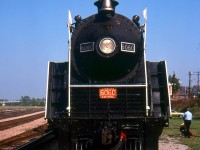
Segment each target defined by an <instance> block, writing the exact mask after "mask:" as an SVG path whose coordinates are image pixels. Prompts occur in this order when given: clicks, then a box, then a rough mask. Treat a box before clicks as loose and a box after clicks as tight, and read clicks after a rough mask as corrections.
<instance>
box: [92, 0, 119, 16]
mask: <svg viewBox="0 0 200 150" xmlns="http://www.w3.org/2000/svg"><path fill="white" fill-rule="evenodd" d="M118 4H119V3H118V2H117V1H116V0H98V1H96V2H95V3H94V5H96V6H97V8H98V13H99V14H105V15H107V14H112V15H114V14H115V7H116V6H117V5H118Z"/></svg>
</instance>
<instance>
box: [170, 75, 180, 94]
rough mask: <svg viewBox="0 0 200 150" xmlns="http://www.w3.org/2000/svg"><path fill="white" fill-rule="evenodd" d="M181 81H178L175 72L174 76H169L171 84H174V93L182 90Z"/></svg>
mask: <svg viewBox="0 0 200 150" xmlns="http://www.w3.org/2000/svg"><path fill="white" fill-rule="evenodd" d="M179 80H180V79H178V78H177V77H176V74H175V72H174V73H173V75H169V82H170V83H171V84H172V93H177V92H178V90H179V89H180V86H181V85H180V82H179Z"/></svg>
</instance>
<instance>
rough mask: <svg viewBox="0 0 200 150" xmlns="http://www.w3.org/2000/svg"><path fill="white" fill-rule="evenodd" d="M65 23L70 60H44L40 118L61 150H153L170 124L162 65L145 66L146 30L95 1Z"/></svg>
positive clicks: (102, 0) (110, 2) (112, 3)
mask: <svg viewBox="0 0 200 150" xmlns="http://www.w3.org/2000/svg"><path fill="white" fill-rule="evenodd" d="M94 5H95V6H97V8H98V13H97V14H94V15H91V16H89V17H87V18H85V19H82V18H81V16H79V15H78V16H76V17H75V23H73V24H71V25H70V32H71V33H70V35H71V39H69V40H70V42H69V61H68V62H60V63H59V62H49V66H48V81H47V100H46V110H45V118H46V119H47V121H48V129H49V130H53V131H54V133H55V135H56V137H57V139H58V140H57V148H58V149H67V150H102V149H104V150H120V149H121V150H138V149H146V150H156V149H158V138H159V136H160V134H161V133H162V130H163V128H164V127H165V126H168V125H169V120H168V119H169V117H170V109H171V108H170V98H169V89H168V74H167V67H166V62H165V61H160V62H149V61H146V55H145V52H146V51H145V45H144V32H145V31H144V30H145V28H144V26H140V23H139V16H137V15H135V16H133V19H132V20H130V19H129V18H127V17H125V16H123V15H121V14H117V13H115V7H116V6H117V5H118V2H117V1H116V0H97V1H96V2H95V3H94Z"/></svg>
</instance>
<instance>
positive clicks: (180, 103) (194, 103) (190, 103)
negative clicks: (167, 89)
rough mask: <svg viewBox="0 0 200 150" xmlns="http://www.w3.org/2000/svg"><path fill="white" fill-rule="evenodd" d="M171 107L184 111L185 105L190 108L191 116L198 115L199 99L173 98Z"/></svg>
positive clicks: (199, 108)
mask: <svg viewBox="0 0 200 150" xmlns="http://www.w3.org/2000/svg"><path fill="white" fill-rule="evenodd" d="M171 107H172V109H174V110H177V111H180V112H184V111H185V108H186V107H189V108H190V111H191V112H192V114H193V116H198V117H200V100H199V99H193V100H192V99H191V100H188V99H186V100H174V101H171Z"/></svg>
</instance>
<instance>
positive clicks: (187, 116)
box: [183, 107, 192, 138]
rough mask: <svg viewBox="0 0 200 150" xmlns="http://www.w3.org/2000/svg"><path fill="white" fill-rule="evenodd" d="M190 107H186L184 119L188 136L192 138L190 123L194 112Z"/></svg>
mask: <svg viewBox="0 0 200 150" xmlns="http://www.w3.org/2000/svg"><path fill="white" fill-rule="evenodd" d="M189 110H190V109H189V107H187V108H186V112H185V113H184V114H183V119H184V122H185V128H186V137H188V138H190V125H191V121H192V113H191V112H190V111H189Z"/></svg>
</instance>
